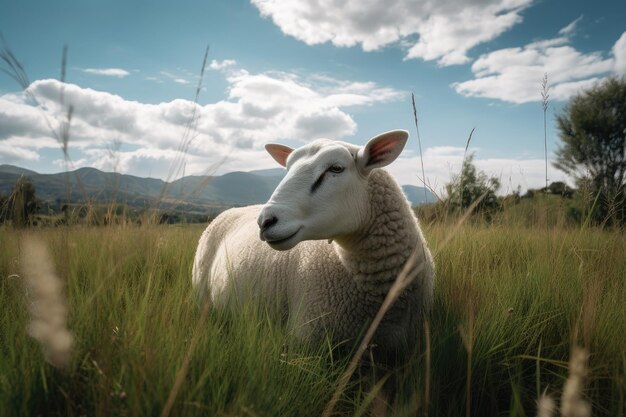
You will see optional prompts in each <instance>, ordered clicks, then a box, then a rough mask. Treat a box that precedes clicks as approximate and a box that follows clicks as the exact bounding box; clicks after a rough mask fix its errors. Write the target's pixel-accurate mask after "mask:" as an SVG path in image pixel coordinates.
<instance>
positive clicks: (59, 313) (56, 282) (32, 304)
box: [20, 235, 74, 368]
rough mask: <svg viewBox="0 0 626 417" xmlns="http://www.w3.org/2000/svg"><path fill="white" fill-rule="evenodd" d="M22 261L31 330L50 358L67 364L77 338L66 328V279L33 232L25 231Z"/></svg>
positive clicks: (59, 365)
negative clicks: (29, 233) (59, 272)
mask: <svg viewBox="0 0 626 417" xmlns="http://www.w3.org/2000/svg"><path fill="white" fill-rule="evenodd" d="M20 265H21V268H22V273H23V276H24V278H25V283H26V285H27V288H28V299H29V310H30V316H31V321H30V324H29V326H28V334H29V335H30V336H31V337H32V338H33V339H35V340H37V341H38V342H39V343H40V344H41V347H42V349H43V352H44V355H45V358H46V360H47V361H48V362H50V363H51V364H52V365H53V366H56V367H57V368H65V367H67V366H68V365H69V362H70V357H71V353H72V345H73V340H74V338H73V336H72V334H71V333H70V331H69V330H68V329H67V314H68V309H67V305H66V300H65V297H64V295H63V283H62V281H61V280H60V279H59V277H58V276H57V274H56V272H55V269H54V263H53V262H52V258H51V256H50V253H49V252H48V248H47V247H46V245H45V243H43V241H41V240H40V239H38V238H35V237H34V236H32V235H24V237H23V238H22V251H21V257H20Z"/></svg>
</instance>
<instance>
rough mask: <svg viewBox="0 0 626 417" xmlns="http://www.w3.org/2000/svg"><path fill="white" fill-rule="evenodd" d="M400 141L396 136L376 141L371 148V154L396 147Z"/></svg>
mask: <svg viewBox="0 0 626 417" xmlns="http://www.w3.org/2000/svg"><path fill="white" fill-rule="evenodd" d="M397 144H398V142H397V141H396V140H395V139H394V138H385V139H383V140H380V141H378V142H376V143H374V144H373V145H372V146H371V148H370V155H376V154H379V153H381V152H384V153H387V152H389V151H390V150H391V149H393V148H395V147H396V145H397Z"/></svg>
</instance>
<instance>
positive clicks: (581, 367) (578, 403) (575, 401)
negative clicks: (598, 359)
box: [561, 346, 591, 417]
mask: <svg viewBox="0 0 626 417" xmlns="http://www.w3.org/2000/svg"><path fill="white" fill-rule="evenodd" d="M587 357H588V355H587V351H586V350H585V349H583V348H580V347H578V346H574V347H573V348H572V353H571V354H570V360H569V377H568V378H567V381H565V386H564V387H563V395H562V396H561V415H562V416H563V417H590V416H591V405H590V404H589V403H588V402H587V401H585V400H584V399H583V395H582V392H583V379H584V378H585V376H586V375H587Z"/></svg>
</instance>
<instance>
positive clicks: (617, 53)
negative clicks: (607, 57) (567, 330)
mask: <svg viewBox="0 0 626 417" xmlns="http://www.w3.org/2000/svg"><path fill="white" fill-rule="evenodd" d="M613 56H614V57H615V69H614V71H615V72H616V73H618V74H626V32H624V33H622V36H620V38H619V39H618V40H617V42H615V45H614V46H613Z"/></svg>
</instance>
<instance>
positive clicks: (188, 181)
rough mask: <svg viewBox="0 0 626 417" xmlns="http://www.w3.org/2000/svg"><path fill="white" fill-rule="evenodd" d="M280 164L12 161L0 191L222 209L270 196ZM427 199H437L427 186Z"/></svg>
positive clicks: (2, 172)
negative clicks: (159, 173)
mask: <svg viewBox="0 0 626 417" xmlns="http://www.w3.org/2000/svg"><path fill="white" fill-rule="evenodd" d="M286 172H287V171H285V170H284V169H282V168H276V169H266V170H257V171H250V172H240V171H237V172H229V173H227V174H224V175H220V176H213V177H209V176H194V175H191V176H187V177H183V178H180V179H178V180H175V181H172V182H165V181H162V180H160V179H155V178H142V177H137V176H134V175H126V174H119V173H115V172H102V171H100V170H98V169H95V168H79V169H77V170H75V171H70V172H62V173H58V174H39V173H37V172H35V171H30V170H27V169H23V168H20V167H16V166H12V165H0V194H8V193H10V192H11V190H12V189H13V187H14V185H15V182H16V181H17V179H18V178H19V177H20V176H22V175H24V176H27V177H29V178H30V180H31V181H32V183H33V185H34V186H35V190H36V193H37V196H38V197H39V198H40V199H42V200H44V201H47V202H48V203H50V204H55V203H61V202H65V201H67V198H68V196H69V199H70V201H71V202H74V203H79V202H84V201H85V200H86V198H88V199H89V200H91V201H93V202H96V203H110V202H111V201H118V202H124V203H126V204H128V205H131V206H139V207H147V206H154V205H158V206H160V207H164V208H165V207H170V208H176V209H178V210H186V211H201V212H206V211H207V210H218V211H219V210H223V209H224V208H228V207H235V206H245V205H250V204H260V203H264V202H266V201H267V200H268V199H269V197H270V195H271V194H272V191H273V190H274V189H275V188H276V186H277V185H278V183H279V182H280V181H281V180H282V179H283V177H284V176H285V173H286ZM402 189H403V190H404V193H405V194H406V195H407V198H408V199H409V201H411V202H412V204H414V205H416V204H422V203H423V202H424V200H425V198H424V189H423V188H421V187H415V186H412V185H405V186H403V187H402ZM426 198H427V200H426V201H428V202H432V201H435V198H434V196H433V195H432V194H431V193H430V192H429V191H428V192H427V197H426Z"/></svg>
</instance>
